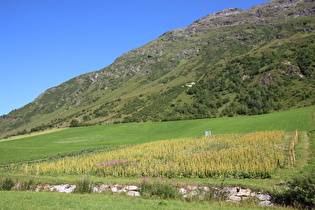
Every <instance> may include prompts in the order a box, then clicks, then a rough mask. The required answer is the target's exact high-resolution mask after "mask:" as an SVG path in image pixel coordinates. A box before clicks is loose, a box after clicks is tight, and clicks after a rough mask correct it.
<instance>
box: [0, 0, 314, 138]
mask: <svg viewBox="0 0 315 210" xmlns="http://www.w3.org/2000/svg"><path fill="white" fill-rule="evenodd" d="M314 11H315V5H314V1H312V0H304V1H302V0H291V1H290V0H273V1H270V2H267V3H265V4H262V5H257V6H253V7H251V8H250V9H248V10H242V9H236V8H230V9H226V10H223V11H219V12H216V13H213V14H209V15H206V16H205V17H202V18H199V19H198V20H196V21H194V22H193V23H192V24H190V25H189V26H187V27H186V28H179V29H174V30H171V31H168V32H166V33H164V34H162V35H161V36H159V37H158V38H157V39H155V40H152V41H151V42H149V43H147V44H145V45H144V46H142V47H139V48H136V49H133V50H131V51H129V52H126V53H124V54H122V55H121V56H119V57H118V58H117V59H116V60H115V61H114V62H113V63H112V64H110V65H109V66H107V67H105V68H103V69H101V70H98V71H94V72H89V73H86V74H83V75H79V76H77V77H75V78H72V79H71V80H69V81H66V82H64V83H62V84H60V85H59V86H56V87H52V88H50V89H48V90H46V91H45V92H44V93H42V94H40V95H39V96H38V97H37V98H36V99H35V100H34V101H33V102H31V103H29V104H27V105H26V106H24V107H22V108H20V109H18V110H15V111H12V112H10V113H9V114H8V115H5V116H2V117H1V118H0V125H1V128H2V129H0V130H1V131H0V137H4V136H5V135H12V134H15V133H14V132H16V131H17V132H18V133H21V132H22V133H23V132H29V131H32V129H33V131H35V130H38V129H39V130H41V129H47V128H51V127H66V126H69V125H71V122H76V121H77V122H78V123H77V124H76V125H94V124H103V123H120V122H146V121H164V120H181V119H192V118H206V117H221V116H232V115H242V114H245V115H247V114H263V113H268V112H271V111H276V110H282V109H289V108H294V107H300V106H309V105H312V104H313V102H312V101H311V99H310V98H312V96H313V95H314V94H312V93H311V92H312V91H313V90H314V84H313V79H314V71H315V70H314V61H312V56H313V54H312V52H311V51H312V48H311V46H305V47H304V48H305V51H306V52H308V56H309V57H310V58H309V59H305V58H304V57H303V56H301V55H300V54H299V53H300V52H297V51H298V46H300V45H301V46H304V45H303V43H313V42H314V32H313V31H314V28H315V25H314V21H313V19H312V17H313V16H314V14H315V12H314ZM282 51H283V53H282ZM280 52H281V53H280ZM246 56H247V57H246ZM302 67H303V68H302ZM224 72H225V73H224ZM232 72H233V73H232ZM218 75H219V76H220V77H219V76H218ZM236 75H237V76H236ZM285 75H286V76H285ZM295 75H296V76H298V77H295ZM287 76H288V77H287ZM301 76H302V77H301ZM299 78H303V81H302V80H301V79H299ZM214 79H215V81H214ZM286 80H288V81H290V82H287V81H286ZM190 82H194V83H195V84H194V85H192V87H189V86H187V85H186V84H188V83H190ZM285 82H287V83H288V84H290V88H287V87H282V86H283V84H284V83H285ZM209 83H217V85H216V86H211V85H209ZM282 83H283V84H282ZM255 86H257V87H255ZM271 86H275V87H272V88H270V87H271ZM299 86H300V87H303V88H302V90H303V91H304V92H303V94H304V95H303V96H301V98H303V97H304V98H305V99H303V100H302V99H298V100H299V101H298V102H296V103H295V104H294V103H293V102H292V103H293V104H291V105H289V104H288V103H287V102H286V100H287V98H289V95H284V96H281V95H277V96H274V97H270V95H271V94H276V93H275V90H273V89H281V90H282V89H283V90H284V89H288V90H290V91H296V89H298V87H299ZM217 87H220V88H217ZM213 89H217V90H216V92H214V91H213ZM247 89H248V90H249V89H253V91H254V89H255V91H257V92H258V93H259V94H257V97H256V99H250V96H248V95H247V96H246V94H245V92H246V90H247ZM304 89H305V90H304ZM206 90H207V91H206ZM233 91H234V92H233ZM255 91H254V92H255ZM281 92H282V91H281ZM201 93H202V94H203V95H202V94H201ZM264 94H266V95H269V98H272V100H273V101H271V99H268V97H267V96H262V95H264ZM301 94H302V93H301ZM243 95H244V98H243ZM293 96H294V95H293ZM246 97H247V98H246ZM264 97H265V98H264ZM277 97H278V99H279V101H280V102H278V101H276V100H278V99H276V98H277ZM286 97H287V98H286ZM294 97H295V96H294ZM263 98H264V99H263ZM255 100H256V101H259V103H260V104H261V105H257V103H256V102H253V101H255ZM264 100H267V101H268V103H269V104H264ZM250 101H251V102H250ZM162 102H163V103H162ZM251 103H252V104H251ZM157 104H159V105H157ZM250 104H251V105H250ZM253 104H254V105H253ZM275 104H276V105H275ZM233 106H234V108H233ZM277 106H278V107H277ZM276 107H277V108H276ZM254 108H255V109H257V110H258V111H257V110H256V111H252V110H253V109H254ZM263 109H264V110H263ZM240 110H242V111H240Z"/></svg>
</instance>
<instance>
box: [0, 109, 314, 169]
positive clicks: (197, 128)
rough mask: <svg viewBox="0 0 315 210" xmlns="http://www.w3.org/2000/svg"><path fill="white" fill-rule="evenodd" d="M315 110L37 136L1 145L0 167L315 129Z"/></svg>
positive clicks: (78, 130) (120, 125) (67, 130)
mask: <svg viewBox="0 0 315 210" xmlns="http://www.w3.org/2000/svg"><path fill="white" fill-rule="evenodd" d="M313 112H314V107H306V108H301V109H295V110H289V111H285V112H277V113H272V114H266V115H259V116H248V117H234V118H214V119H203V120H187V121H174V122H161V123H140V124H115V125H101V126H91V127H79V128H70V129H66V130H61V131H56V132H52V133H46V134H42V135H36V136H23V137H21V138H15V139H12V140H10V139H9V140H2V141H0V165H6V164H14V163H23V162H27V161H33V160H40V159H45V158H50V157H56V156H61V155H64V154H72V153H77V152H80V151H82V150H91V149H94V148H99V147H113V146H120V145H130V144H139V143H145V142H151V141H157V140H165V139H178V138H188V137H201V136H203V135H204V132H205V131H208V130H211V131H212V134H226V133H249V132H255V131H267V130H284V131H286V132H292V131H294V130H295V129H297V130H299V131H309V130H312V129H313V126H314V125H312V123H313V121H312V120H311V119H310V118H311V114H312V113H313Z"/></svg>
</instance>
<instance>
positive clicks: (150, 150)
mask: <svg viewBox="0 0 315 210" xmlns="http://www.w3.org/2000/svg"><path fill="white" fill-rule="evenodd" d="M283 135H284V132H282V131H268V132H256V133H250V134H226V135H213V136H208V137H202V138H197V139H193V138H191V139H176V140H164V141H156V142H151V143H144V144H139V145H135V146H131V147H127V148H123V149H118V150H113V151H107V152H98V153H94V154H88V155H84V156H76V157H68V158H64V159H60V160H56V161H52V162H46V163H39V164H36V165H30V166H28V167H27V171H26V170H25V169H24V171H25V173H33V174H39V175H40V174H91V175H97V176H111V177H143V176H152V177H154V176H162V177H200V178H205V177H234V178H268V177H270V175H271V174H272V173H273V172H274V170H275V169H276V168H277V167H278V166H280V165H283V164H284V156H283V152H282V151H281V150H279V145H280V142H281V139H282V137H283ZM21 170H23V169H21Z"/></svg>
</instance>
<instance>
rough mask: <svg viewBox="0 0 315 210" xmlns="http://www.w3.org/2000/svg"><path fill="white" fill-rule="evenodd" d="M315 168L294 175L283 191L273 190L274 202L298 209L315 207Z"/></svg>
mask: <svg viewBox="0 0 315 210" xmlns="http://www.w3.org/2000/svg"><path fill="white" fill-rule="evenodd" d="M314 192H315V170H314V169H313V170H312V171H310V172H307V173H303V174H301V175H300V176H298V177H295V178H294V179H293V181H292V182H290V183H289V187H288V188H287V189H286V190H284V191H281V192H280V191H278V192H275V193H274V195H273V199H274V202H275V203H278V204H281V205H284V206H292V207H294V208H299V209H314V208H315V194H314Z"/></svg>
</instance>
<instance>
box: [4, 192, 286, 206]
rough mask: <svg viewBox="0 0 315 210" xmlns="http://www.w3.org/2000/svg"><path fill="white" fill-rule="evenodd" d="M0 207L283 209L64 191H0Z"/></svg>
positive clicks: (242, 204)
mask: <svg viewBox="0 0 315 210" xmlns="http://www.w3.org/2000/svg"><path fill="white" fill-rule="evenodd" d="M0 197H1V199H0V209H6V210H9V209H12V210H13V209H16V210H19V209H32V210H36V209H56V210H57V209H58V210H59V209H145V210H146V209H159V210H160V209H181V210H182V209H221V210H225V209H226V210H230V209H283V208H274V207H273V208H267V207H262V206H253V205H250V204H247V203H241V204H234V203H233V204H232V203H224V202H222V203H219V202H213V203H212V202H203V203H200V202H185V201H179V200H156V199H143V198H131V197H126V196H117V195H116V196H110V195H104V194H84V195H82V194H65V193H36V192H16V191H15V192H12V191H0Z"/></svg>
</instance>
